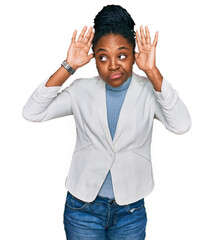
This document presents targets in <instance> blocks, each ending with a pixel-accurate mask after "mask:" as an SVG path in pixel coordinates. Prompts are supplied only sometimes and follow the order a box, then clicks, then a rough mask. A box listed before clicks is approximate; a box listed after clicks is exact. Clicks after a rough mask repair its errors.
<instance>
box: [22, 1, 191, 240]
mask: <svg viewBox="0 0 214 240" xmlns="http://www.w3.org/2000/svg"><path fill="white" fill-rule="evenodd" d="M94 23H95V24H94V29H95V32H93V29H92V27H90V28H89V29H88V31H87V27H84V28H83V30H82V31H81V33H80V35H79V37H78V39H76V38H77V31H76V30H75V31H74V33H73V36H72V41H71V44H70V47H69V50H68V53H67V59H66V61H64V63H63V64H62V66H61V67H60V68H59V69H58V70H57V71H56V72H55V73H54V74H53V75H52V76H51V77H50V78H48V79H46V80H45V81H44V82H42V83H41V84H40V85H39V86H38V87H37V89H36V90H35V91H34V92H33V94H32V95H31V96H30V98H29V100H28V101H27V103H26V105H25V106H24V108H23V116H24V118H26V119H27V120H30V121H35V122H43V121H47V120H50V119H54V118H58V117H62V116H66V115H73V116H74V119H75V123H76V130H77V132H76V133H77V138H76V145H75V149H74V152H73V156H72V161H71V166H70V169H69V173H68V176H67V178H66V183H65V186H66V189H67V190H68V191H67V196H66V202H65V211H64V227H65V232H66V237H67V239H68V240H71V239H72V240H76V239H78V240H86V239H87V240H89V239H93V240H96V239H99V240H101V239H112V240H113V239H114V240H119V239H123V240H125V239H129V240H142V239H145V235H146V231H145V230H146V224H147V214H146V209H145V204H144V197H145V196H146V195H148V194H149V193H150V192H151V191H152V189H153V187H154V180H153V173H152V164H151V154H150V146H151V139H152V127H153V120H154V118H156V119H158V120H159V121H161V122H162V123H163V124H164V126H165V127H166V128H167V129H168V130H169V131H171V132H173V133H175V134H183V133H185V132H187V131H188V130H189V128H190V126H191V120H190V116H189V113H188V110H187V108H186V106H185V105H184V103H183V102H182V100H181V99H180V98H179V96H178V92H177V91H176V90H175V89H173V88H172V86H171V84H170V83H169V82H168V81H167V80H166V79H164V78H163V76H162V75H161V73H160V71H159V69H158V68H157V66H156V63H155V49H156V46H157V40H158V33H157V32H156V33H155V37H154V40H153V42H151V38H150V34H149V29H148V27H145V30H144V29H143V27H140V31H139V32H138V31H136V35H135V31H134V25H135V23H134V21H133V19H132V18H131V16H130V14H129V13H128V12H127V11H126V10H125V9H124V8H122V7H121V6H118V5H108V6H106V7H104V8H103V9H102V10H101V11H100V12H99V13H98V14H97V16H96V17H95V19H94ZM135 37H136V39H135ZM135 40H136V42H137V45H138V49H139V52H135ZM91 46H92V49H93V54H89V50H90V47H91ZM93 57H95V60H96V67H97V71H98V74H99V75H98V76H96V77H92V78H82V79H76V80H74V81H73V82H72V83H71V84H70V86H69V87H66V88H65V89H64V90H63V91H61V92H59V90H60V88H61V86H62V84H63V83H64V82H65V81H66V80H67V79H68V78H69V76H70V75H72V74H73V73H74V72H75V71H76V70H77V69H78V68H80V67H82V66H84V65H85V64H87V63H88V62H89V61H90V60H91V59H92V58H93ZM135 62H136V64H137V66H138V67H139V69H141V70H142V71H143V72H145V74H146V75H147V77H142V76H139V75H137V74H135V73H133V71H132V68H133V64H134V63H135Z"/></svg>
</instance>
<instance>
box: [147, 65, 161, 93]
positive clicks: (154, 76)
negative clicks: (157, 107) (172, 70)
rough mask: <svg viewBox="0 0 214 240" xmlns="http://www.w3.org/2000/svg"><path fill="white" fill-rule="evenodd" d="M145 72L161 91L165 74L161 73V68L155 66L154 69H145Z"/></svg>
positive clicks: (156, 88) (155, 87) (156, 89)
mask: <svg viewBox="0 0 214 240" xmlns="http://www.w3.org/2000/svg"><path fill="white" fill-rule="evenodd" d="M145 73H146V75H147V77H148V78H149V80H150V81H151V83H152V85H153V87H154V89H155V91H158V92H161V86H162V82H163V76H162V75H161V73H160V71H159V69H158V68H157V67H155V68H154V69H153V70H149V71H145Z"/></svg>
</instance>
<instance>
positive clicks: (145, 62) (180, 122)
mask: <svg viewBox="0 0 214 240" xmlns="http://www.w3.org/2000/svg"><path fill="white" fill-rule="evenodd" d="M140 35H141V38H140V36H139V33H138V32H136V40H137V45H138V49H139V53H135V59H136V63H137V65H138V67H139V68H140V69H141V70H143V71H144V72H145V73H146V75H147V77H148V78H149V80H150V82H151V83H152V85H153V92H154V94H155V96H156V97H155V99H156V100H155V109H154V114H155V118H156V119H158V120H160V121H161V122H162V123H163V124H164V126H165V127H166V128H167V129H168V130H169V131H171V132H173V133H176V134H182V133H185V132H187V131H188V130H189V129H190V127H191V119H190V115H189V112H188V110H187V108H186V106H185V105H184V103H183V102H182V100H181V99H180V98H179V96H178V92H177V91H176V90H174V89H173V88H172V86H171V84H170V83H169V82H167V81H166V79H164V78H163V76H162V75H161V73H160V71H159V69H158V68H157V67H156V63H155V51H156V46H157V40H158V32H156V33H155V38H154V41H153V43H152V44H151V38H150V34H149V29H148V27H147V26H146V28H145V34H144V31H143V27H142V26H141V27H140Z"/></svg>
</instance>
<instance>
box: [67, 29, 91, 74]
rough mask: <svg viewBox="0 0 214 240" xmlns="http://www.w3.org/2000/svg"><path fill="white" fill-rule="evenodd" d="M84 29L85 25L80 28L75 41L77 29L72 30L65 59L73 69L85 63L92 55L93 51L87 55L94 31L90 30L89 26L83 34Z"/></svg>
mask: <svg viewBox="0 0 214 240" xmlns="http://www.w3.org/2000/svg"><path fill="white" fill-rule="evenodd" d="M86 30H87V27H86V26H85V27H84V28H83V29H82V31H81V33H80V35H79V38H78V40H77V41H76V36H77V30H75V31H74V33H73V36H72V41H71V44H70V46H69V49H68V53H67V59H66V61H67V63H69V64H70V65H71V67H72V68H73V69H74V70H76V69H77V68H79V67H82V66H83V65H85V64H87V63H88V62H89V61H90V60H91V59H92V58H93V57H94V55H93V53H92V54H89V55H88V52H89V49H90V47H91V44H92V40H93V37H94V32H93V31H92V27H90V28H89V30H88V32H87V34H86V35H85V33H86Z"/></svg>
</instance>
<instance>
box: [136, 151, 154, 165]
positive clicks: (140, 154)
mask: <svg viewBox="0 0 214 240" xmlns="http://www.w3.org/2000/svg"><path fill="white" fill-rule="evenodd" d="M133 152H134V153H135V154H137V155H138V156H140V157H142V158H145V159H146V160H147V161H149V162H151V160H150V158H149V157H147V156H145V155H144V154H143V153H142V152H141V151H139V150H133Z"/></svg>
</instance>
